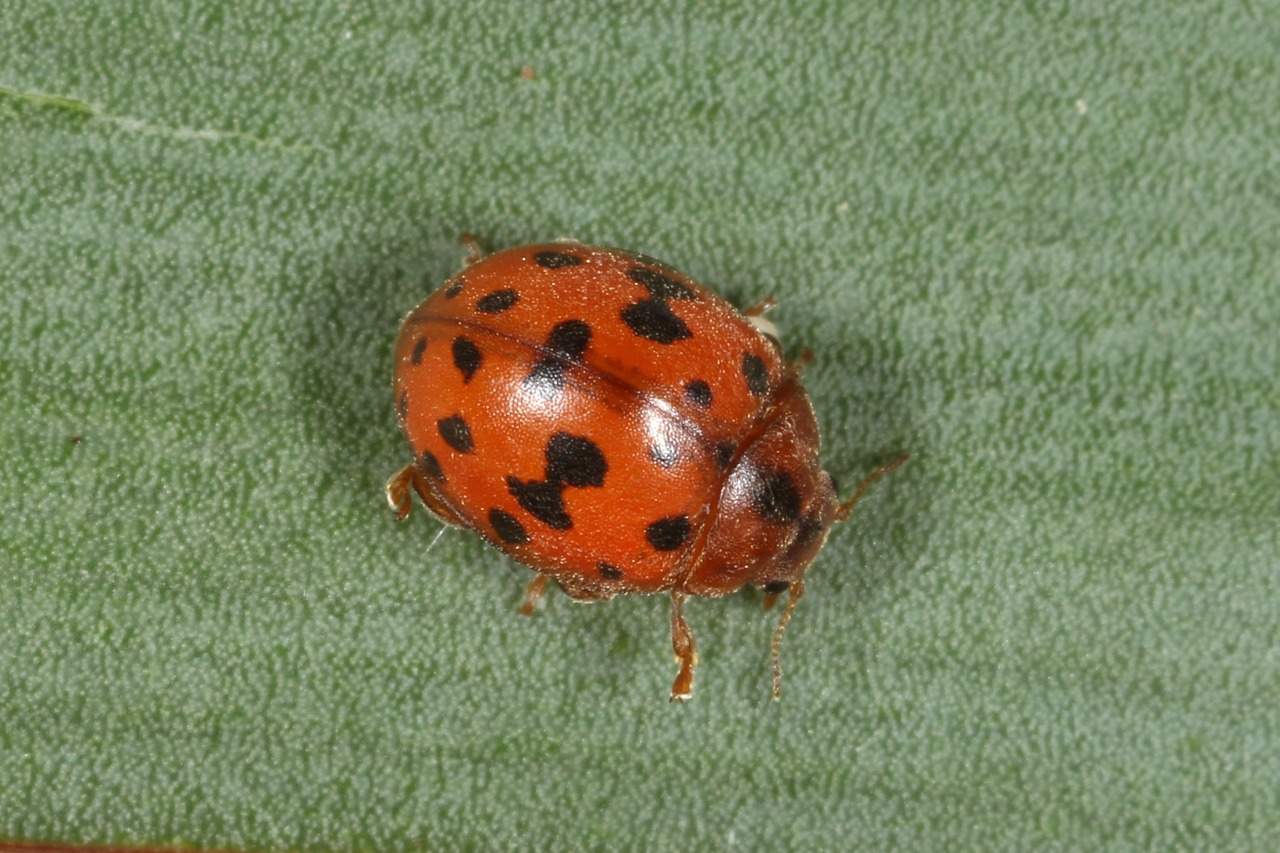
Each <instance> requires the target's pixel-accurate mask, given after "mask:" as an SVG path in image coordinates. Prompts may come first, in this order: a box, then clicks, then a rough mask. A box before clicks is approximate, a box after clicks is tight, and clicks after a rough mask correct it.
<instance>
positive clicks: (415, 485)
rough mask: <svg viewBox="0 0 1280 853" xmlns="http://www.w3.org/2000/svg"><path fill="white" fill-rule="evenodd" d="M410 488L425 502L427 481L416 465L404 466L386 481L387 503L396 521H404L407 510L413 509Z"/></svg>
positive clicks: (407, 515)
mask: <svg viewBox="0 0 1280 853" xmlns="http://www.w3.org/2000/svg"><path fill="white" fill-rule="evenodd" d="M410 488H412V489H413V490H414V491H415V492H417V493H418V497H420V498H422V502H423V503H426V502H427V494H426V491H427V483H426V480H424V479H423V477H422V472H421V471H419V470H418V466H417V465H406V466H404V467H403V468H401V469H400V473H398V474H396V475H395V476H394V477H392V478H391V479H390V480H388V481H387V503H388V504H390V505H391V510H392V511H393V512H394V513H395V514H396V521H404V520H405V519H406V518H408V517H409V511H410V510H412V509H413V498H411V497H410V496H409V489H410Z"/></svg>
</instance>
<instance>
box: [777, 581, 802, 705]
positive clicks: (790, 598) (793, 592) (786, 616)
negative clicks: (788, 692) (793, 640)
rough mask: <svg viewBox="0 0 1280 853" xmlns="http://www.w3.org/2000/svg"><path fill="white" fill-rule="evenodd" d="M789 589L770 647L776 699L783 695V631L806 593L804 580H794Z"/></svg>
mask: <svg viewBox="0 0 1280 853" xmlns="http://www.w3.org/2000/svg"><path fill="white" fill-rule="evenodd" d="M788 590H789V592H788V594H787V606H786V609H785V610H783V611H782V618H781V619H779V620H778V627H777V628H774V629H773V644H772V645H771V646H770V649H769V651H770V654H771V656H772V658H773V698H774V699H779V698H781V697H782V632H783V631H785V630H786V629H787V623H788V622H790V621H791V612H792V611H793V610H795V609H796V602H797V601H799V600H800V596H802V595H804V581H802V580H800V581H794V582H793V583H792V584H791V586H790V587H788Z"/></svg>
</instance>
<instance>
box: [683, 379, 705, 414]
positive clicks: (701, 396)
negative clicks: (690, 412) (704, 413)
mask: <svg viewBox="0 0 1280 853" xmlns="http://www.w3.org/2000/svg"><path fill="white" fill-rule="evenodd" d="M684 396H685V399H687V400H688V401H689V402H690V403H693V404H694V405H695V406H701V407H702V408H704V409H706V408H709V407H710V406H711V386H710V385H708V384H707V383H706V381H705V380H702V379H690V380H689V381H688V382H686V383H685V384H684Z"/></svg>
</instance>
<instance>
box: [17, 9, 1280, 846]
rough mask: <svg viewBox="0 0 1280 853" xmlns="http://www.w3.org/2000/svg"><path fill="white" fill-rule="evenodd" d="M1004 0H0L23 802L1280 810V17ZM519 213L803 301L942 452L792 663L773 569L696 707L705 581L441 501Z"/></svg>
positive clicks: (964, 820)
mask: <svg viewBox="0 0 1280 853" xmlns="http://www.w3.org/2000/svg"><path fill="white" fill-rule="evenodd" d="M971 5H972V7H973V8H972V10H971V11H967V12H966V11H961V9H960V7H958V6H957V5H956V4H945V3H934V4H929V3H923V4H883V5H879V4H868V3H838V2H831V3H807V2H789V3H778V4H749V5H743V4H740V3H732V2H725V3H719V4H711V3H706V4H701V3H700V4H680V3H655V4H643V3H642V4H635V3H627V4H607V5H603V6H602V4H592V3H572V2H569V3H555V4H551V3H548V4H543V5H535V4H511V5H509V6H507V5H502V4H496V3H465V4H464V3H456V4H436V3H397V4H386V5H385V6H383V7H380V8H378V9H374V10H370V9H369V8H368V7H366V6H364V4H339V3H316V4H301V5H298V6H296V7H287V8H286V7H281V6H279V5H277V4H267V3H262V2H252V0H245V2H230V3H225V4H197V3H190V2H186V3H183V2H178V3H157V2H151V3H146V2H135V3H124V2H121V3H98V2H88V0H72V1H71V2H53V0H31V2H23V3H20V4H19V3H16V2H8V3H3V4H0V8H2V9H3V11H2V13H0V265H2V266H0V280H2V281H3V288H2V289H0V472H2V473H0V706H2V707H0V837H8V838H21V839H28V840H39V839H58V840H65V841H97V842H104V841H115V842H126V843H148V844H173V843H180V844H189V845H195V846H218V847H230V848H250V849H255V850H284V849H287V848H293V849H304V850H347V849H367V850H403V849H411V848H418V847H431V848H452V847H459V846H474V847H477V848H494V847H517V846H518V847H521V848H529V849H536V848H546V847H549V846H552V845H556V846H563V847H569V848H585V847H615V846H617V845H619V844H623V845H626V844H636V845H640V844H646V845H652V846H658V847H680V848H682V849H698V848H702V849H712V848H722V847H732V846H735V845H736V846H739V847H742V848H744V849H778V848H785V847H794V848H798V849H818V848H826V849H832V848H842V849H868V850H874V849H883V848H888V847H897V848H905V849H944V848H946V849H956V848H971V849H991V848H1016V849H1024V850H1025V849H1055V848H1056V849H1101V848H1108V849H1125V848H1148V849H1174V848H1202V849H1246V848H1252V849H1259V850H1263V849H1275V848H1276V847H1277V846H1280V817H1278V815H1280V533H1278V531H1280V461H1278V458H1280V457H1278V455H1277V454H1278V452H1280V403H1278V402H1277V401H1278V399H1280V393H1278V391H1277V380H1276V376H1277V373H1280V344H1278V343H1277V342H1278V341H1280V336H1278V335H1277V332H1276V330H1277V328H1280V276H1278V273H1277V270H1278V269H1280V265H1278V263H1277V260H1278V259H1277V247H1278V246H1280V190H1277V186H1278V184H1277V181H1278V179H1280V156H1278V154H1277V151H1278V149H1277V143H1276V140H1277V139H1280V120H1278V119H1277V110H1276V105H1277V104H1280V68H1278V67H1277V66H1278V64H1280V60H1278V58H1277V56H1278V55H1277V53H1276V50H1275V46H1276V44H1278V43H1280V14H1277V10H1276V9H1275V8H1270V9H1268V8H1267V7H1268V6H1270V5H1271V4H1267V3H1262V4H1244V3H1230V2H1227V3H1221V4H1176V5H1175V6H1172V7H1171V6H1168V5H1166V4H1163V3H1155V2H1139V3H1129V4H1123V5H1122V7H1121V8H1116V6H1115V4H1109V3H1101V2H1084V3H1076V4H1070V5H1069V6H1063V5H1061V4H1049V5H1045V4H997V5H992V4H971ZM1050 6H1052V8H1050ZM526 67H527V68H529V69H532V79H528V78H527V76H526V75H524V74H522V73H521V72H522V69H523V68H526ZM464 231H469V232H473V233H475V234H477V235H479V236H480V237H481V238H482V239H483V240H484V241H485V242H486V243H487V244H488V245H489V246H491V247H501V246H506V245H512V244H516V243H520V242H528V241H532V240H537V239H545V238H554V237H559V236H565V235H570V236H575V237H577V238H579V239H583V240H588V241H592V242H600V243H606V244H614V245H622V246H626V247H628V248H632V249H636V250H639V251H644V252H647V253H650V254H653V255H656V256H658V257H661V258H663V259H664V260H667V261H669V262H671V263H673V264H675V265H676V266H678V267H680V268H682V269H685V270H687V271H688V272H690V273H691V274H693V275H695V276H697V277H698V278H700V279H702V280H704V281H706V282H708V283H709V284H711V285H713V286H716V287H718V288H719V289H720V290H721V291H722V292H724V293H726V294H727V295H728V296H730V297H731V298H733V299H735V300H737V301H738V302H739V303H746V302H750V301H754V300H756V299H758V298H759V297H761V296H763V295H766V294H773V295H774V296H776V297H777V298H778V300H779V302H780V303H781V305H782V307H781V308H780V309H779V310H778V312H777V313H776V315H775V316H776V318H777V320H778V322H779V323H781V324H782V326H783V329H784V331H785V334H786V339H787V341H788V343H789V345H790V346H791V347H792V349H793V351H795V352H799V351H800V350H801V349H802V348H804V347H809V348H812V349H813V350H814V352H815V353H816V354H817V357H816V360H815V362H814V364H813V365H812V367H811V369H810V370H809V373H808V377H809V378H808V385H809V387H810V389H811V391H812V393H813V396H814V399H815V403H816V406H817V408H818V410H819V414H820V416H821V418H822V420H823V423H824V426H825V430H826V436H825V438H826V458H827V460H828V465H829V468H830V470H832V471H833V472H834V473H835V474H836V475H837V476H838V478H839V479H840V481H841V482H842V483H853V482H856V481H857V480H858V479H859V478H860V477H861V476H862V475H864V474H865V473H866V472H867V471H869V470H870V469H871V468H872V467H873V466H874V465H876V464H878V463H880V462H882V461H885V460H887V459H889V458H892V457H893V456H894V455H896V454H897V453H899V452H901V451H907V450H909V451H911V452H913V453H914V454H915V459H914V461H913V462H912V463H911V465H910V466H909V467H908V468H906V469H903V470H902V471H901V472H898V473H896V474H895V475H894V476H893V477H892V478H889V479H887V480H886V481H885V482H884V483H882V484H880V485H878V486H877V488H876V489H875V491H874V492H873V493H872V494H871V496H870V497H868V499H867V500H866V502H865V503H864V504H863V505H862V506H860V507H859V509H858V512H857V513H855V516H854V518H853V519H852V520H851V521H850V522H849V523H847V524H846V525H844V526H843V527H842V528H841V529H839V530H838V531H837V532H836V533H835V535H834V536H833V537H832V540H831V542H830V544H829V545H828V547H827V549H826V551H825V552H824V554H823V556H822V558H821V559H820V560H819V562H818V563H817V564H816V565H815V567H814V569H813V570H812V572H811V573H810V585H809V589H810V595H809V596H808V597H807V598H806V599H805V601H804V602H803V604H802V606H801V607H800V609H799V611H798V612H797V618H796V620H795V621H794V622H793V623H792V629H791V631H790V633H789V634H788V638H787V639H788V641H787V643H786V645H785V648H784V665H785V667H786V671H787V675H786V678H787V680H786V685H785V695H784V698H783V700H782V701H781V702H780V703H771V702H770V701H769V700H768V637H769V631H770V629H771V626H772V617H770V616H767V615H765V614H763V613H761V612H760V602H759V596H758V595H757V594H746V593H744V594H740V595H736V596H732V597H729V598H727V599H723V600H720V601H712V602H694V603H693V604H692V605H691V606H690V608H689V616H690V619H691V621H692V624H693V627H694V630H695V632H696V634H697V637H698V639H699V643H700V647H701V651H702V666H701V669H700V674H699V682H698V686H697V696H696V697H695V699H694V700H693V701H692V702H691V703H690V704H687V705H685V706H683V707H679V706H669V705H668V704H667V702H666V697H665V691H666V689H667V687H668V684H669V681H670V678H671V677H672V675H673V667H672V665H671V659H670V652H669V646H668V641H667V636H666V629H665V620H666V605H665V602H663V601H662V600H660V599H657V598H653V599H632V600H622V601H615V602H612V603H609V604H603V605H590V606H578V605H574V604H572V603H570V602H569V601H568V600H567V599H565V598H564V597H563V596H557V597H552V598H551V599H550V600H549V602H548V605H547V607H546V608H545V609H544V610H543V611H541V612H540V613H539V614H538V615H537V616H536V617H535V618H533V619H531V620H524V619H521V618H519V617H517V616H516V615H515V613H514V610H515V607H516V605H517V603H518V602H519V599H520V590H521V587H522V585H523V583H524V581H525V579H526V577H525V575H526V573H525V572H524V570H522V569H520V568H519V567H517V566H515V565H514V564H512V563H510V562H509V561H507V560H506V559H505V558H503V557H501V556H500V555H498V554H497V553H496V552H494V551H492V550H489V549H487V548H485V547H483V546H482V545H481V543H479V542H478V541H476V540H474V539H472V538H469V537H467V536H464V535H462V534H459V533H446V534H445V535H444V536H443V537H441V538H440V539H439V541H438V542H437V543H436V544H435V545H434V547H431V543H432V541H433V539H434V538H435V534H436V529H437V526H436V525H435V524H434V523H433V522H431V521H429V520H428V519H427V518H426V517H425V515H424V514H422V513H417V514H415V516H414V517H413V518H412V519H411V521H410V522H409V523H406V524H405V525H402V526H396V525H395V524H394V523H393V522H392V520H391V518H390V517H389V515H388V513H387V511H386V509H385V507H384V505H383V502H382V497H381V488H382V484H383V482H384V481H385V478H386V477H387V476H388V475H389V474H390V473H392V472H393V471H394V470H395V469H396V468H397V467H398V466H399V465H401V464H402V463H403V461H404V451H403V447H402V443H401V440H400V438H399V436H398V435H397V433H396V429H395V425H394V419H393V414H392V409H391V400H390V392H389V377H390V347H391V342H392V339H393V336H394V334H395V330H396V326H397V323H398V320H399V318H400V317H401V316H403V314H404V313H405V312H407V311H408V310H409V309H410V308H411V307H412V306H413V305H414V304H415V303H416V302H417V301H418V300H419V299H420V298H422V296H423V295H424V294H425V293H426V292H427V291H428V290H430V289H431V288H433V287H434V286H435V285H436V284H437V283H439V282H440V281H442V280H443V279H444V278H446V277H447V276H448V275H449V274H451V273H452V272H453V271H454V270H455V269H456V268H457V265H458V263H459V260H460V257H461V252H460V250H459V248H458V247H457V245H456V238H457V236H458V235H459V234H460V233H462V232H464Z"/></svg>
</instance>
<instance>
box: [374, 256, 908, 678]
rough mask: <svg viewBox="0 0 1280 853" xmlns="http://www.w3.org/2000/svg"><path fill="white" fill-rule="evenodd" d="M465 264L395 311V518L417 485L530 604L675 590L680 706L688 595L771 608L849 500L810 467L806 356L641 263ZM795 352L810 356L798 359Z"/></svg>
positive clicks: (793, 589) (690, 659)
mask: <svg viewBox="0 0 1280 853" xmlns="http://www.w3.org/2000/svg"><path fill="white" fill-rule="evenodd" d="M463 243H464V244H466V245H467V246H469V248H470V256H469V257H468V259H467V263H466V265H465V266H464V268H463V271H462V272H461V273H459V274H458V275H457V276H455V277H454V278H453V279H450V280H449V281H447V282H446V283H445V284H444V285H443V286H442V287H441V288H440V289H439V290H437V291H436V292H435V293H433V294H432V295H431V296H429V297H428V298H427V299H426V301H424V302H423V303H422V304H421V305H419V306H418V307H417V308H416V309H414V311H413V312H412V313H411V314H409V315H408V317H406V318H405V320H404V323H403V325H402V326H401V328H400V335H399V338H398V340H397V342H396V346H395V376H394V389H395V403H396V414H397V417H398V418H399V422H400V426H401V428H402V429H403V431H404V434H405V437H406V438H407V439H408V441H409V445H410V447H411V448H412V450H413V462H412V463H411V464H410V465H408V466H406V467H405V468H404V469H403V470H402V471H401V472H400V473H399V474H397V475H395V476H394V477H392V478H391V481H390V482H389V483H388V484H387V500H388V502H389V503H390V504H391V506H392V508H393V509H394V510H395V512H396V515H397V517H398V518H399V519H400V520H403V519H404V518H405V517H407V516H408V514H409V511H410V507H411V505H412V504H411V498H410V489H412V490H413V491H415V492H417V493H418V496H419V497H420V498H421V499H422V502H423V503H424V504H425V505H426V506H427V508H428V509H430V510H431V511H432V512H434V513H435V514H436V515H437V516H438V517H439V518H440V519H441V520H443V521H444V522H446V523H448V524H451V525H454V526H457V527H462V528H466V529H468V530H473V531H475V532H476V533H478V534H480V536H482V537H483V538H484V539H486V540H488V541H489V542H491V543H492V544H493V545H495V546H496V547H497V548H498V549H500V550H501V551H503V552H504V553H506V554H509V555H510V556H512V557H514V558H515V559H516V560H519V561H520V562H522V563H524V564H525V565H527V566H529V567H530V568H532V569H533V570H534V571H536V572H538V576H537V577H536V578H535V579H534V580H533V581H532V583H530V584H529V588H528V590H527V594H526V599H525V603H524V606H523V607H522V608H521V612H523V613H525V614H529V613H532V612H533V607H534V604H535V603H536V601H537V600H538V598H539V597H540V596H541V594H542V592H543V590H544V588H545V587H546V583H547V579H548V578H553V579H555V581H556V582H558V583H559V584H560V586H561V587H562V588H563V589H564V591H565V592H566V593H568V595H569V596H570V597H571V598H574V599H577V600H579V601H596V600H601V599H608V598H612V597H613V596H615V595H618V594H624V593H657V592H666V593H669V594H670V596H671V645H672V648H673V650H674V652H675V657H676V662H677V663H678V664H679V667H680V668H679V673H678V674H677V676H676V679H675V683H674V684H673V686H672V688H671V698H672V700H680V701H683V700H684V699H686V698H688V697H689V696H690V695H691V694H692V689H693V672H694V667H695V666H696V665H697V661H698V654H697V649H696V647H695V645H694V641H693V634H692V633H691V632H690V630H689V625H688V623H687V622H686V621H685V618H684V615H683V613H682V612H681V609H682V605H683V604H684V601H685V599H686V598H687V597H689V596H720V595H725V594H727V593H730V592H733V591H735V590H737V589H740V588H741V587H743V586H744V585H746V584H754V585H755V586H757V587H760V588H762V589H763V590H764V592H765V605H766V607H769V606H772V604H773V603H774V601H775V600H776V598H777V596H778V595H779V594H780V593H782V592H784V591H785V592H787V593H788V598H787V605H786V608H785V609H784V611H783V613H782V616H781V618H780V619H779V621H778V624H777V627H776V628H775V629H774V634H773V643H772V662H773V695H774V697H775V698H777V697H778V696H779V695H780V691H781V680H782V674H781V668H780V665H779V648H780V644H781V640H782V632H783V629H784V628H785V627H786V624H787V622H788V620H789V619H790V618H791V614H792V611H793V610H794V609H795V606H796V602H797V601H799V599H800V596H801V595H803V594H804V573H805V569H806V568H808V566H809V564H810V563H811V562H812V561H813V559H814V557H815V556H817V554H818V551H819V549H820V548H821V547H822V545H823V542H824V541H825V540H826V538H827V534H828V532H829V531H830V528H831V525H832V523H833V522H835V521H839V520H842V519H844V518H845V517H846V516H847V515H848V514H849V511H850V510H851V509H852V508H853V505H854V503H855V502H856V501H857V499H858V498H859V497H860V496H861V495H862V493H863V491H864V490H865V489H866V487H867V486H868V485H869V484H870V483H871V482H872V481H873V480H874V479H876V478H877V477H878V476H880V475H881V474H883V473H885V472H886V471H888V470H889V469H891V468H894V467H897V466H898V465H900V464H902V463H903V462H905V461H906V459H907V457H906V456H903V457H902V458H900V459H898V460H896V461H894V462H891V463H889V464H888V465H886V466H884V467H883V468H881V469H879V470H878V471H876V472H875V473H873V474H872V475H871V476H870V477H868V478H867V479H866V481H865V482H864V483H863V484H862V486H861V487H859V489H858V490H857V491H856V492H855V493H854V495H853V497H852V498H850V499H849V500H847V501H845V502H844V503H841V502H840V501H839V500H838V499H837V497H836V484H835V481H834V480H833V479H832V477H831V475H829V474H827V473H826V472H825V471H823V470H822V467H821V464H820V462H819V459H818V450H819V439H818V424H817V421H816V419H815V417H814V413H813V406H812V404H811V403H810V401H809V395H808V394H807V393H805V390H804V388H802V387H801V385H800V379H799V365H798V364H797V363H790V364H789V363H787V362H786V361H784V359H783V357H782V350H781V346H780V345H779V343H778V341H777V338H776V336H775V335H774V334H773V333H772V324H770V323H769V322H768V321H767V320H764V319H763V317H762V315H763V314H764V312H765V311H767V310H768V309H769V308H771V307H773V304H774V303H773V300H772V299H767V300H765V301H764V302H762V303H760V304H759V305H757V306H756V307H754V308H752V309H750V310H748V311H747V312H745V315H744V314H741V313H739V312H738V311H737V310H736V309H734V308H733V307H732V306H731V305H730V304H729V303H728V302H726V301H725V300H723V299H721V298H720V297H718V296H716V295H715V294H713V293H712V292H711V291H709V290H707V289H706V288H705V287H703V286H702V285H700V284H698V283H697V282H695V281H693V280H692V279H690V278H689V277H688V276H686V275H684V274H682V273H680V272H677V271H676V270H674V269H672V268H671V267H669V266H667V265H666V264H663V263H661V262H659V261H656V260H654V259H653V258H650V257H647V256H645V255H640V254H636V253H634V252H628V251H622V250H619V249H609V248H599V247H595V246H587V245H582V244H580V243H575V242H557V243H547V244H542V245H532V246H520V247H517V248H513V249H507V250H505V251H501V252H497V253H496V254H492V255H489V256H487V257H483V258H482V257H481V255H480V252H479V250H478V248H477V246H476V244H475V241H474V240H472V239H470V238H469V237H464V238H463ZM804 360H807V355H806V357H805V358H804V359H802V361H804Z"/></svg>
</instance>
